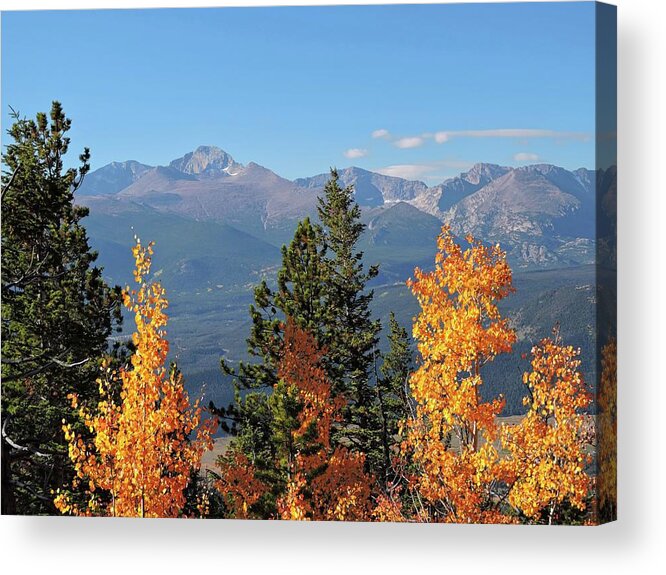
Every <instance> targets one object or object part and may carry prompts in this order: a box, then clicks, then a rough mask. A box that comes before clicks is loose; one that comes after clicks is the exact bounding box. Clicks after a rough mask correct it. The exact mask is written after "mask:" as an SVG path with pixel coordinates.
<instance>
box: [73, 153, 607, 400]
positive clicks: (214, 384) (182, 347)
mask: <svg viewBox="0 0 666 575" xmlns="http://www.w3.org/2000/svg"><path fill="white" fill-rule="evenodd" d="M338 174H339V177H340V181H341V183H342V184H343V185H345V186H347V185H351V186H353V187H354V193H355V199H356V201H357V203H358V204H359V205H360V206H361V208H362V219H363V221H364V223H365V224H366V231H365V233H364V235H363V236H362V239H361V245H360V247H361V249H362V250H363V252H364V254H365V255H364V258H365V261H366V263H367V264H376V263H377V264H380V274H379V276H378V277H377V278H376V279H375V280H374V281H373V288H374V289H375V300H374V302H375V303H374V311H375V313H376V314H377V316H378V317H380V318H381V319H382V320H383V323H384V325H386V323H387V317H388V314H389V311H391V310H393V311H396V313H397V316H398V318H399V319H400V321H401V322H402V323H403V325H405V326H408V325H410V324H411V321H412V318H413V316H414V315H415V314H416V313H417V311H418V306H417V304H416V301H415V300H414V298H413V297H412V296H411V294H410V293H409V290H408V289H407V288H406V287H405V285H404V282H405V280H406V279H407V278H409V277H411V276H412V275H413V271H414V267H415V266H419V267H421V268H424V269H428V268H431V267H432V265H433V261H434V255H435V250H436V238H437V235H438V234H439V232H440V230H441V227H442V225H443V224H448V225H450V226H451V228H452V230H453V231H454V233H455V234H456V235H458V236H461V237H463V236H465V235H466V234H473V235H474V236H476V237H477V238H479V239H481V240H483V241H485V242H489V243H499V244H500V245H501V246H502V247H503V248H504V249H505V250H506V251H507V254H508V259H509V262H510V264H511V266H512V269H513V270H514V274H515V276H514V277H515V284H516V286H517V288H518V291H517V293H516V294H515V295H514V296H512V297H510V298H509V299H508V300H507V302H506V304H503V305H504V311H505V313H507V314H508V315H509V316H510V317H511V321H512V322H513V323H514V325H515V327H516V329H517V332H518V334H519V341H518V343H517V345H516V351H519V352H521V353H527V352H529V349H530V348H531V346H532V345H533V343H534V342H535V341H537V340H538V339H540V338H541V337H545V336H547V335H549V334H550V329H551V328H552V327H553V326H554V325H555V324H558V325H559V326H560V329H561V334H562V336H563V337H565V338H566V340H567V341H569V342H570V343H572V344H573V345H577V346H580V347H581V348H583V349H584V350H588V351H589V352H590V354H588V355H589V357H587V358H586V359H585V360H584V369H585V370H586V375H587V376H588V379H589V378H590V377H592V375H593V373H594V371H595V369H596V367H595V365H594V361H593V354H592V353H591V351H592V350H593V349H594V339H593V333H594V329H593V326H594V317H595V305H596V304H595V302H596V299H595V297H596V296H595V295H594V293H593V286H594V282H595V279H594V278H595V265H596V264H599V263H603V262H604V261H605V262H608V263H610V264H613V262H614V259H615V250H614V247H612V246H613V243H612V242H611V243H608V242H606V241H604V237H605V236H607V237H609V238H611V237H613V234H614V233H615V229H614V217H615V212H614V209H615V208H614V206H615V194H616V179H617V176H616V172H615V169H614V168H611V169H608V170H605V171H598V172H596V173H595V172H594V171H591V170H588V169H585V168H581V169H578V170H575V171H568V170H565V169H563V168H560V167H557V166H552V165H549V164H536V165H531V166H524V167H507V166H499V165H495V164H487V163H479V164H476V165H474V166H473V167H472V168H471V169H469V170H468V171H466V172H463V173H461V174H460V175H458V176H456V177H453V178H449V179H447V180H445V181H443V182H441V183H440V184H438V185H435V186H428V185H426V184H425V183H423V182H420V181H413V180H407V179H402V178H398V177H392V176H386V175H382V174H379V173H375V172H371V171H368V170H364V169H361V168H358V167H349V168H345V169H341V170H339V171H338ZM328 178H329V174H328V173H324V174H318V175H314V176H311V177H304V178H299V179H296V180H289V179H286V178H283V177H281V176H279V175H278V174H276V173H275V172H273V171H271V170H270V169H268V168H266V167H263V166H260V165H258V164H256V163H253V162H251V163H249V164H247V165H243V164H241V163H239V162H236V161H235V160H234V159H233V157H232V156H231V155H230V154H228V153H227V152H225V151H223V150H221V149H219V148H216V147H213V146H200V147H199V148H197V149H196V150H194V151H192V152H190V153H188V154H185V155H184V156H183V157H181V158H177V159H175V160H173V161H171V162H169V163H167V164H165V165H162V166H150V165H147V164H143V163H140V162H138V161H135V160H131V161H126V162H113V163H111V164H108V165H106V166H104V167H102V168H100V169H98V170H95V171H93V172H91V173H89V174H88V175H87V176H86V177H85V179H84V182H83V185H82V186H81V187H80V189H79V190H78V191H77V194H76V198H75V199H76V201H77V202H78V203H79V204H83V205H86V206H88V207H89V208H90V214H89V216H88V217H87V218H86V219H85V220H84V224H85V226H86V229H87V231H88V234H89V237H90V240H91V244H92V245H93V247H94V248H95V249H97V250H98V251H99V254H100V258H99V261H100V263H101V264H102V265H103V266H104V268H105V276H106V277H107V279H108V280H110V281H111V282H113V283H119V284H121V285H125V284H127V283H129V282H131V279H132V274H131V271H132V267H133V262H132V258H131V253H130V249H129V247H130V246H131V245H132V243H133V241H134V239H133V238H134V236H135V235H138V236H140V237H141V238H142V239H144V240H145V241H148V240H155V241H156V250H155V256H154V260H153V272H154V274H155V276H156V277H159V279H160V281H161V282H162V283H163V285H164V286H165V287H166V289H167V294H168V295H169V299H170V304H171V305H170V322H169V339H170V342H171V349H172V356H173V359H177V360H178V361H179V363H180V366H181V368H182V369H183V371H184V373H186V374H189V376H190V379H189V381H190V383H189V385H190V387H191V390H193V391H198V386H200V385H201V384H203V383H204V382H207V383H208V385H209V387H208V388H207V391H206V394H207V395H208V396H209V397H211V398H214V399H215V400H216V401H218V402H223V401H225V399H230V397H231V395H230V394H231V388H230V386H229V382H228V381H224V380H223V379H221V375H220V372H219V369H218V367H217V366H218V362H219V357H220V355H222V354H223V355H225V356H226V357H227V358H228V359H229V360H231V361H236V360H239V359H244V358H246V355H245V353H246V352H245V344H244V341H245V338H246V337H247V334H248V331H249V319H248V313H247V309H248V306H249V304H250V303H251V301H252V291H253V287H254V286H255V285H256V284H257V283H259V281H260V280H261V279H265V280H266V281H268V282H269V284H274V283H275V278H276V274H277V270H278V269H279V266H280V259H281V255H280V248H281V247H282V245H283V244H285V243H288V242H289V241H290V239H291V237H292V235H293V231H294V229H295V226H296V223H297V221H298V220H300V219H302V218H304V217H311V218H314V219H316V218H317V197H318V196H319V195H321V193H322V190H323V187H324V185H325V184H326V181H327V180H328ZM604 234H605V236H604ZM598 238H600V239H601V241H597V239H598ZM606 248H608V249H606ZM565 270H566V271H565ZM130 324H131V322H130V321H128V322H127V325H128V327H129V328H130V329H131V327H132V326H131V325H130ZM512 362H513V363H512ZM523 367H524V366H523V365H522V364H519V362H514V361H513V360H510V359H508V358H505V359H499V358H498V361H497V362H495V365H494V366H489V368H488V369H489V374H488V377H487V382H488V386H487V389H486V393H488V394H490V395H493V394H496V393H499V392H501V393H503V394H504V395H505V397H507V398H508V401H509V408H508V409H509V411H510V412H516V411H520V409H522V407H521V406H522V404H521V401H520V400H521V398H522V396H521V395H520V394H521V391H520V390H521V387H520V380H521V369H522V368H523Z"/></svg>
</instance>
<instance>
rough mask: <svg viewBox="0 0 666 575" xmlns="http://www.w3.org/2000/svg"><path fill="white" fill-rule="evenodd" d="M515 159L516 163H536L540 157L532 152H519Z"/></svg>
mask: <svg viewBox="0 0 666 575" xmlns="http://www.w3.org/2000/svg"><path fill="white" fill-rule="evenodd" d="M513 159H514V160H516V162H536V161H538V160H539V156H538V155H537V154H533V153H532V152H518V153H517V154H515V155H514V156H513Z"/></svg>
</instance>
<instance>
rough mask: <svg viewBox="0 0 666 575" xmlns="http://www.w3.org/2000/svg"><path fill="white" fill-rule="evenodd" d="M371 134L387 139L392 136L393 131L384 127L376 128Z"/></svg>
mask: <svg viewBox="0 0 666 575" xmlns="http://www.w3.org/2000/svg"><path fill="white" fill-rule="evenodd" d="M371 136H372V137H373V138H383V139H385V140H387V139H389V138H390V137H391V132H389V131H388V130H385V129H384V128H382V129H380V130H375V131H374V132H372V134H371Z"/></svg>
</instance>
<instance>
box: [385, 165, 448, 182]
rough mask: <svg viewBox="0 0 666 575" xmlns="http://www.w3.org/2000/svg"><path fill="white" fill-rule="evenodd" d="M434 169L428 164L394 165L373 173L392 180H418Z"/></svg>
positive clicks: (434, 168)
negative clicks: (391, 177) (390, 177)
mask: <svg viewBox="0 0 666 575" xmlns="http://www.w3.org/2000/svg"><path fill="white" fill-rule="evenodd" d="M436 169H437V167H436V166H432V165H428V164H395V165H393V166H385V167H384V168H377V169H375V170H374V171H375V172H377V173H379V174H384V175H385V176H393V177H394V178H405V179H406V180H418V179H419V178H422V177H424V176H426V175H427V174H429V173H431V172H433V171H434V170H436Z"/></svg>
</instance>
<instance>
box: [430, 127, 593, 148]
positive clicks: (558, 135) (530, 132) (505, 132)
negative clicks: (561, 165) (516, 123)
mask: <svg viewBox="0 0 666 575" xmlns="http://www.w3.org/2000/svg"><path fill="white" fill-rule="evenodd" d="M451 138H554V139H558V140H579V141H582V142H585V141H587V140H589V139H590V135H589V134H587V133H585V132H558V131H557V130H534V129H524V128H503V129H498V130H453V131H447V132H437V133H436V134H435V141H436V142H437V143H438V144H443V143H444V142H447V141H448V140H450V139H451Z"/></svg>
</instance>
